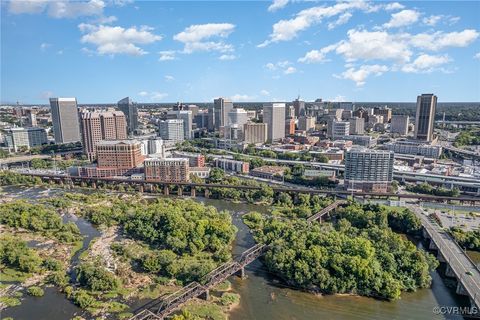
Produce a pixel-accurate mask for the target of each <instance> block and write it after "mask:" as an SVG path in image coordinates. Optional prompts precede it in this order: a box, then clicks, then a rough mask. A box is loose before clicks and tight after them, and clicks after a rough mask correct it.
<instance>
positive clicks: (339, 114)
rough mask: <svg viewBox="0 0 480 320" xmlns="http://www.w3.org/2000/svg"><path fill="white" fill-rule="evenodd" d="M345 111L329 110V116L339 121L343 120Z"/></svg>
mask: <svg viewBox="0 0 480 320" xmlns="http://www.w3.org/2000/svg"><path fill="white" fill-rule="evenodd" d="M342 114H343V109H329V110H328V115H329V116H333V117H335V119H337V120H341V119H342Z"/></svg>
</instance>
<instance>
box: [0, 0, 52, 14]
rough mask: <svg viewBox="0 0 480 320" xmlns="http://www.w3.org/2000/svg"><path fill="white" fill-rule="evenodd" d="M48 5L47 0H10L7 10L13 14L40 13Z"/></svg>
mask: <svg viewBox="0 0 480 320" xmlns="http://www.w3.org/2000/svg"><path fill="white" fill-rule="evenodd" d="M47 5H48V0H30V1H23V0H12V1H10V2H9V6H8V11H9V12H10V13H13V14H23V13H27V14H35V13H41V12H43V11H44V10H45V8H46V7H47Z"/></svg>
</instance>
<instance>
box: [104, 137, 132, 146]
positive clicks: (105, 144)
mask: <svg viewBox="0 0 480 320" xmlns="http://www.w3.org/2000/svg"><path fill="white" fill-rule="evenodd" d="M138 143H140V141H138V140H135V139H129V140H102V141H98V142H97V144H96V145H97V146H99V145H102V146H113V145H117V144H127V145H134V144H138Z"/></svg>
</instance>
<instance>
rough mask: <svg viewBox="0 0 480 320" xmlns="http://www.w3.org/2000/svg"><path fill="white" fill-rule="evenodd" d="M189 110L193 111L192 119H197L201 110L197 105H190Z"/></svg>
mask: <svg viewBox="0 0 480 320" xmlns="http://www.w3.org/2000/svg"><path fill="white" fill-rule="evenodd" d="M187 110H190V111H192V117H193V118H195V116H196V115H197V114H198V111H199V110H200V108H199V107H198V106H197V105H196V104H189V105H188V106H187Z"/></svg>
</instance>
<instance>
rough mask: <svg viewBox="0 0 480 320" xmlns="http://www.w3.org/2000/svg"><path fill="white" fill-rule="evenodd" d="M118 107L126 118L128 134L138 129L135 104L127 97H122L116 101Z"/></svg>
mask: <svg viewBox="0 0 480 320" xmlns="http://www.w3.org/2000/svg"><path fill="white" fill-rule="evenodd" d="M117 106H118V109H119V110H120V111H122V112H123V114H124V115H125V118H126V119H127V130H128V134H133V133H134V132H135V130H137V129H138V109H137V104H136V103H135V102H133V101H132V99H130V98H129V97H126V98H123V99H122V100H120V101H118V102H117Z"/></svg>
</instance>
